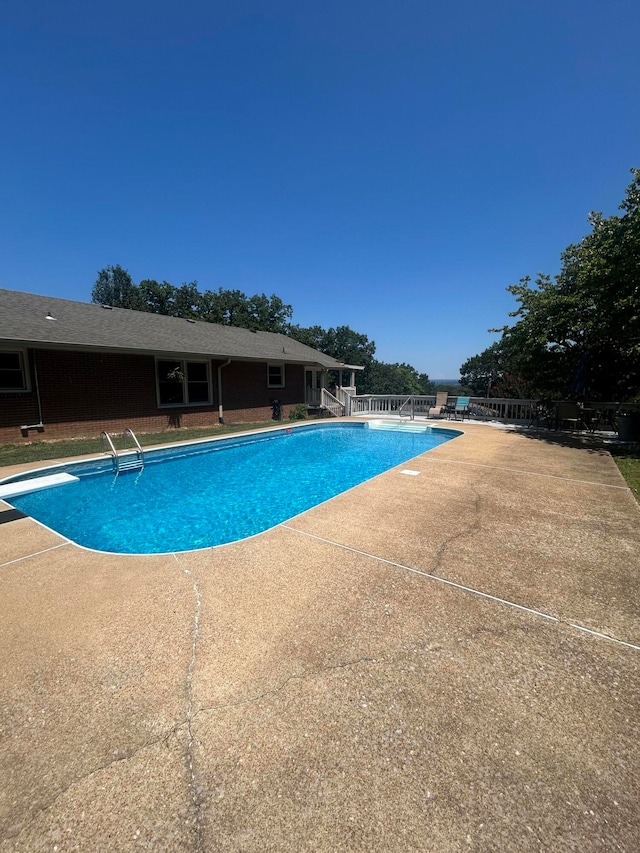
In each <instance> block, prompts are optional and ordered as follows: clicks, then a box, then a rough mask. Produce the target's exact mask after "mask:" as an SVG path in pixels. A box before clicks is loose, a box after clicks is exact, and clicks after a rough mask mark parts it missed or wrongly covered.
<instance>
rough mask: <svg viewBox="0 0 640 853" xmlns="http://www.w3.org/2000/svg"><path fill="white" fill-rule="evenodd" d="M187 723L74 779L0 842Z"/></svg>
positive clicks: (18, 834) (163, 740)
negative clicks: (63, 798)
mask: <svg viewBox="0 0 640 853" xmlns="http://www.w3.org/2000/svg"><path fill="white" fill-rule="evenodd" d="M186 723H187V721H186V720H183V721H182V722H178V723H176V724H175V725H174V726H172V727H171V728H170V729H168V731H166V732H163V734H161V735H159V736H158V737H156V738H153V740H149V741H146V742H145V743H143V744H140V746H137V747H136V748H135V749H133V750H131V751H130V752H127V753H126V754H124V755H118V756H117V757H116V758H112V759H111V760H110V761H107V762H105V763H104V764H100V765H99V766H98V767H94V768H93V769H92V770H90V771H89V772H88V773H85V774H84V775H83V776H80V777H79V778H77V779H74V780H73V781H72V782H70V783H69V784H68V785H66V786H65V787H64V788H62V789H61V790H60V791H58V793H57V794H56V795H55V796H54V797H53V798H52V799H51V800H50V801H49V802H48V803H46V805H44V806H41V807H40V808H38V809H36V811H35V812H34V813H33V814H32V815H31V816H30V817H29V819H28V821H27V822H26V823H25V824H24V826H22V827H20V828H19V829H16V831H15V832H8V833H7V834H5V835H4V836H2V837H0V842H3V841H8V840H10V839H13V838H17V837H19V836H20V835H22V833H23V832H26V831H27V830H28V829H29V827H30V826H31V824H32V823H34V821H36V820H37V819H38V818H39V817H40V815H42V814H44V813H45V812H48V811H49V810H50V809H52V808H53V807H54V806H55V804H56V803H57V802H58V800H60V799H61V798H62V797H64V796H65V794H67V793H68V792H69V791H72V790H73V789H74V788H76V787H78V786H79V785H82V784H83V783H84V782H86V781H87V780H88V779H91V778H93V777H94V776H96V775H97V774H98V773H102V772H103V771H105V770H108V769H109V768H110V767H113V765H114V764H120V762H125V761H131V759H133V758H136V756H138V755H140V753H141V752H144V751H145V750H147V749H150V748H152V747H154V746H156V745H157V744H159V743H166V742H167V741H168V740H169V738H170V737H172V735H175V734H176V733H177V732H178V731H179V730H180V729H181V728H183V726H185V725H186Z"/></svg>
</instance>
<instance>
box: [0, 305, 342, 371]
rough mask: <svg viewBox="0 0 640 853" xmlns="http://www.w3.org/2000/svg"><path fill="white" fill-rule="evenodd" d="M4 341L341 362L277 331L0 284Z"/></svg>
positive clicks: (339, 364) (336, 365)
mask: <svg viewBox="0 0 640 853" xmlns="http://www.w3.org/2000/svg"><path fill="white" fill-rule="evenodd" d="M48 316H49V317H51V318H55V319H48V318H47V317H48ZM3 341H4V342H11V343H15V344H23V345H29V346H34V345H42V346H46V345H54V346H56V347H60V346H63V347H69V348H79V349H85V348H87V349H105V350H118V351H120V352H123V351H124V352H147V353H166V354H178V353H179V354H181V355H199V356H203V355H204V356H209V357H211V358H237V359H248V360H251V361H281V362H282V361H284V362H298V363H301V362H304V363H305V364H316V365H321V366H322V367H327V368H335V369H337V368H340V367H342V366H343V365H342V362H339V361H336V360H335V359H334V358H331V356H328V355H325V354H324V353H321V352H318V350H315V349H313V348H312V347H308V346H305V345H304V344H301V343H298V341H296V340H294V339H293V338H289V337H287V336H286V335H280V334H274V333H273V332H251V331H249V330H248V329H240V328H237V327H235V326H220V325H217V324H215V323H203V322H200V321H196V322H191V321H189V320H182V319H180V318H178V317H164V316H162V315H161V314H147V313H145V312H143V311H129V310H127V309H125V308H103V306H102V305H95V304H93V303H88V302H72V301H71V300H68V299H56V298H53V297H50V296H36V295H34V294H32V293H22V292H21V291H18V290H2V289H0V342H3Z"/></svg>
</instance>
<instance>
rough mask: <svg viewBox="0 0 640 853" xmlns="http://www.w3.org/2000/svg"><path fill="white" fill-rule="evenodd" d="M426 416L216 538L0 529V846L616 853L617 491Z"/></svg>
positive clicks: (632, 624)
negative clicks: (128, 546) (383, 463)
mask: <svg viewBox="0 0 640 853" xmlns="http://www.w3.org/2000/svg"><path fill="white" fill-rule="evenodd" d="M443 425H444V426H456V427H460V426H462V428H463V429H464V435H462V436H460V437H459V438H457V439H455V440H454V441H451V442H448V443H446V444H444V445H442V446H440V447H437V448H435V449H434V450H432V451H429V452H428V453H426V454H424V455H422V456H419V457H417V458H415V459H413V460H411V461H410V462H409V463H407V464H405V465H403V466H399V467H398V468H395V469H393V470H391V471H389V472H387V473H385V474H382V475H381V476H379V477H377V478H375V479H374V480H370V481H369V482H367V483H364V484H362V485H361V486H358V487H356V488H355V489H353V490H351V491H349V492H347V493H345V494H343V495H340V496H338V497H337V498H334V499H333V500H331V501H329V502H328V503H325V504H323V505H321V506H319V507H316V508H314V509H312V510H310V511H308V512H306V513H304V514H303V515H301V516H298V517H297V518H295V519H293V520H291V521H290V522H287V523H286V524H283V525H280V526H279V527H277V528H274V529H273V530H271V531H268V532H266V533H263V534H261V535H259V536H256V537H254V538H252V539H250V540H246V541H245V542H240V543H234V544H231V545H225V546H222V547H219V548H214V549H209V550H205V551H197V552H189V553H181V554H176V555H165V556H147V557H136V556H117V555H107V554H100V553H96V552H91V551H86V550H83V549H81V548H78V547H77V546H75V545H73V544H70V543H67V542H66V541H65V540H63V539H62V538H61V537H59V536H57V535H56V534H54V533H52V532H50V531H48V530H46V529H45V528H43V527H41V526H40V525H38V524H37V523H36V522H34V521H32V520H31V519H29V518H23V519H19V520H13V521H10V522H8V523H6V524H0V585H1V591H0V653H1V658H2V667H1V678H2V684H1V691H0V693H1V696H2V704H1V711H0V714H1V717H0V728H1V731H2V735H1V739H0V780H1V782H0V851H3V853H4V851H25V853H26V852H27V851H29V853H31V852H32V851H40V850H47V851H67V850H78V851H112V850H113V851H129V850H131V851H133V850H145V849H147V850H167V851H303V850H304V851H339V850H354V851H355V850H357V851H371V850H376V851H378V850H379V851H407V850H419V851H435V853H449V851H539V850H550V851H561V850H579V851H581V853H588V851H596V850H597V851H613V850H615V851H630V853H631V851H636V850H638V849H640V807H639V805H638V804H639V803H640V781H639V774H638V768H639V767H640V713H639V712H640V701H639V700H640V648H639V647H640V620H639V618H638V613H639V608H638V602H639V598H640V594H639V592H638V575H639V573H640V524H639V522H640V507H639V506H638V504H637V503H636V501H635V499H634V497H633V495H632V494H631V492H630V490H629V489H628V488H627V487H626V485H625V483H624V481H623V479H622V477H621V475H620V474H619V472H618V469H617V467H616V465H615V463H614V462H613V460H612V459H611V457H610V456H609V455H608V453H606V452H605V451H603V450H600V449H598V447H597V446H596V444H595V443H593V442H592V443H591V444H589V445H587V446H579V445H577V446H566V445H565V444H564V443H563V441H562V440H561V437H560V436H558V435H556V434H546V433H545V434H542V433H529V434H527V433H524V432H514V431H507V430H498V429H491V428H488V427H487V426H485V425H476V424H473V423H471V424H468V423H467V422H465V423H464V424H463V425H460V424H453V423H452V424H448V423H446V422H445V423H444V424H443ZM41 465H42V463H39V464H38V466H32V467H41ZM403 469H411V470H412V471H417V472H419V474H418V475H416V476H406V475H403V474H402V473H401V471H402V470H403ZM14 470H17V469H16V468H14V469H4V470H0V478H1V477H3V476H8V475H9V474H10V473H12V472H13V471H14ZM7 508H8V506H7V505H6V504H2V503H0V513H1V512H2V510H6V509H7ZM0 520H1V519H0Z"/></svg>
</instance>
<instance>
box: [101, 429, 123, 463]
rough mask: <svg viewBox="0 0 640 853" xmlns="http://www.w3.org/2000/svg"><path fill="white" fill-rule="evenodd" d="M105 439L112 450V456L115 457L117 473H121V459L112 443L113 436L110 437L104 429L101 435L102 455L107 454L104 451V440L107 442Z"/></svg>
mask: <svg viewBox="0 0 640 853" xmlns="http://www.w3.org/2000/svg"><path fill="white" fill-rule="evenodd" d="M105 438H106V440H107V444H108V445H109V447H110V448H111V455H112V456H113V462H114V464H115V466H116V472H117V473H120V458H119V456H118V451H117V450H116V448H115V445H114V443H113V442H112V441H111V436H110V435H109V433H108V432H107V431H106V430H104V429H103V430H102V432H101V433H100V452H101V453H106V450H105V449H104V440H105Z"/></svg>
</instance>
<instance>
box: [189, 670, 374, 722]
mask: <svg viewBox="0 0 640 853" xmlns="http://www.w3.org/2000/svg"><path fill="white" fill-rule="evenodd" d="M379 660H380V658H366V657H361V658H356V659H355V660H352V661H344V662H343V663H336V664H332V665H330V666H323V667H320V668H319V669H314V670H313V671H312V672H306V673H303V674H301V675H289V676H288V677H287V678H285V680H284V681H283V682H282V683H281V684H278V685H277V686H276V687H272V688H271V689H270V690H264V691H263V692H262V693H257V694H256V695H255V696H247V697H246V698H244V699H237V700H236V701H235V702H222V703H221V704H219V705H203V706H201V707H200V708H199V709H198V711H197V714H196V716H197V715H198V714H200V713H206V714H209V713H213V712H215V711H220V710H223V709H225V708H236V707H239V706H241V705H251V704H253V703H254V702H259V701H260V700H261V699H264V698H265V697H266V696H274V695H276V694H277V693H280V692H281V691H282V690H284V689H285V687H286V686H287V685H288V684H289V683H290V682H291V681H308V680H310V679H313V678H317V677H318V676H321V675H324V674H325V673H327V672H333V671H334V670H337V669H351V668H352V667H356V666H359V665H360V664H363V663H378V661H379Z"/></svg>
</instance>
